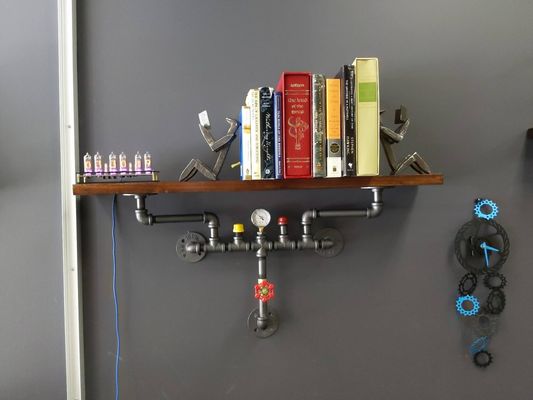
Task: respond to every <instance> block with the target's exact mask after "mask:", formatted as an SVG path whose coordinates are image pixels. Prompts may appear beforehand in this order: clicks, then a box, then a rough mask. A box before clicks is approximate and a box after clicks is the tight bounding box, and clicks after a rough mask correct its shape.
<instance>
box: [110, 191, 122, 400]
mask: <svg viewBox="0 0 533 400" xmlns="http://www.w3.org/2000/svg"><path fill="white" fill-rule="evenodd" d="M116 214H117V195H116V194H115V195H114V196H113V203H112V206H111V241H112V246H111V248H112V253H113V301H114V303H115V337H116V341H117V347H116V352H115V400H119V397H120V386H119V381H118V377H119V366H120V330H119V324H118V296H117V241H116V237H115V227H116V219H117V216H116Z"/></svg>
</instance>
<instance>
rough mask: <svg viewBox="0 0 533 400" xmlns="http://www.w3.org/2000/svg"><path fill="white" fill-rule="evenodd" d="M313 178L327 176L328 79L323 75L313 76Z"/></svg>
mask: <svg viewBox="0 0 533 400" xmlns="http://www.w3.org/2000/svg"><path fill="white" fill-rule="evenodd" d="M311 87H312V99H313V101H312V106H311V107H312V114H311V115H312V118H311V122H312V128H311V133H312V135H313V177H315V178H324V177H325V176H326V78H325V76H324V75H323V74H313V75H312V76H311Z"/></svg>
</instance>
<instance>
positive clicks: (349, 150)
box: [337, 65, 355, 176]
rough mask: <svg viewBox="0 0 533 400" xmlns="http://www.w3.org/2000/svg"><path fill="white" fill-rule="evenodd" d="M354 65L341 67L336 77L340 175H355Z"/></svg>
mask: <svg viewBox="0 0 533 400" xmlns="http://www.w3.org/2000/svg"><path fill="white" fill-rule="evenodd" d="M354 76H355V75H354V66H353V65H344V66H342V67H341V69H340V71H339V73H338V74H337V78H339V79H340V88H341V140H342V175H343V176H355V118H354V117H355V104H354Z"/></svg>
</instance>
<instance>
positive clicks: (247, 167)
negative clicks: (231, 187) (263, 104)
mask: <svg viewBox="0 0 533 400" xmlns="http://www.w3.org/2000/svg"><path fill="white" fill-rule="evenodd" d="M250 134H251V126H250V107H248V106H242V108H241V168H242V173H241V179H242V180H243V181H246V180H251V179H252V148H251V142H250V139H251V138H250Z"/></svg>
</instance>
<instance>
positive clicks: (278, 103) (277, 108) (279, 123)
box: [274, 92, 283, 179]
mask: <svg viewBox="0 0 533 400" xmlns="http://www.w3.org/2000/svg"><path fill="white" fill-rule="evenodd" d="M282 109H283V103H282V98H281V92H274V163H275V170H276V175H275V177H276V179H283V150H282V149H283V146H282V142H281V141H282V137H283V132H282V130H283V118H282V115H281V113H282Z"/></svg>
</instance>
